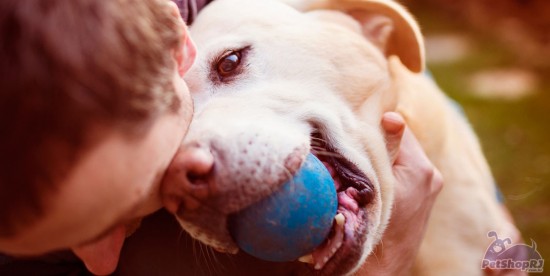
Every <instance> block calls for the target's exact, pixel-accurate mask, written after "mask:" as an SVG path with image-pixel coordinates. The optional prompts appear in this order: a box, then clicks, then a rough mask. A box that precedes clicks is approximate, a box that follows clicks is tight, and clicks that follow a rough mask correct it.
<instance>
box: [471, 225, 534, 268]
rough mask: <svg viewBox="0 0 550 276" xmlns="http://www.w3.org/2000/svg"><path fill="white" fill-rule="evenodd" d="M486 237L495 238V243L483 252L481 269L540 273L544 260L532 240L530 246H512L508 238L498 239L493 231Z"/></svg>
mask: <svg viewBox="0 0 550 276" xmlns="http://www.w3.org/2000/svg"><path fill="white" fill-rule="evenodd" d="M487 237H489V238H495V241H493V242H492V243H491V244H490V245H489V247H488V248H487V251H485V257H484V258H483V261H482V262H481V268H483V269H485V268H490V269H508V270H510V269H518V270H522V271H527V272H542V270H543V266H544V259H543V258H542V256H541V255H540V253H539V252H538V251H537V243H536V242H535V241H533V240H532V239H531V246H529V245H526V244H514V245H512V240H511V239H510V238H505V239H499V238H498V235H497V233H496V232H495V231H490V232H489V233H487ZM507 245H508V247H507Z"/></svg>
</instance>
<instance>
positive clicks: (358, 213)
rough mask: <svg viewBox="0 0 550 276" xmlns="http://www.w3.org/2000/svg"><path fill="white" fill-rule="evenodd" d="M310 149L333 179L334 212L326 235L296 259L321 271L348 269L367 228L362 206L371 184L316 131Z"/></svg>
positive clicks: (370, 193)
mask: <svg viewBox="0 0 550 276" xmlns="http://www.w3.org/2000/svg"><path fill="white" fill-rule="evenodd" d="M311 152H312V153H313V154H314V155H315V156H316V157H317V158H318V159H319V160H321V161H322V162H323V164H324V165H325V166H326V168H327V169H328V171H329V172H330V174H331V176H332V178H333V180H334V185H335V188H336V191H337V193H338V211H337V213H338V214H337V215H336V218H335V221H334V223H333V226H332V230H331V232H330V234H329V236H328V238H327V239H326V240H325V241H324V242H323V244H321V245H320V246H319V247H318V248H317V249H315V250H314V251H313V252H312V253H311V254H308V255H306V256H303V257H301V258H300V260H299V261H301V262H306V263H309V264H311V265H312V267H313V268H314V269H315V270H317V271H320V272H322V273H323V274H333V272H336V271H348V270H350V269H352V268H353V267H354V266H355V265H356V263H357V262H358V261H359V259H360V257H361V255H362V251H363V244H364V242H365V240H366V234H367V228H368V227H367V226H368V223H367V211H366V210H367V208H366V207H367V206H368V205H369V204H370V203H371V202H372V201H373V199H374V186H373V185H372V183H371V181H370V180H369V179H368V178H367V176H366V175H365V174H364V173H363V172H362V171H361V170H359V168H358V167H357V166H356V165H355V164H354V163H353V162H351V161H350V160H348V159H347V158H345V157H344V156H342V155H341V154H340V153H338V151H337V150H336V149H335V147H334V146H332V144H331V143H330V142H329V141H327V139H326V138H325V137H323V135H322V133H320V132H319V131H314V132H313V133H312V134H311Z"/></svg>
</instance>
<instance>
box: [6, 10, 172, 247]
mask: <svg viewBox="0 0 550 276" xmlns="http://www.w3.org/2000/svg"><path fill="white" fill-rule="evenodd" d="M178 24H179V22H178V21H177V18H176V17H175V16H174V15H173V14H172V13H171V11H170V9H169V7H168V5H167V3H166V0H77V1H75V0H41V1H36V0H2V1H0V86H1V87H0V222H1V226H0V236H4V237H8V236H12V235H15V233H16V231H17V230H19V229H20V228H21V227H23V226H27V225H29V224H30V223H32V222H33V221H35V220H36V219H37V218H39V217H40V215H41V214H42V213H43V212H44V208H46V204H44V202H45V198H46V196H47V195H51V194H52V193H53V192H55V191H56V188H58V183H59V182H60V181H62V179H63V177H64V176H66V174H67V173H68V172H69V171H70V169H71V167H72V166H73V165H74V164H75V163H76V162H77V161H78V158H80V156H81V155H82V154H83V152H84V151H85V150H86V149H89V148H90V146H91V145H93V143H96V142H97V139H98V137H92V136H91V135H92V132H91V131H90V129H91V128H92V127H93V126H95V125H100V126H107V127H108V128H116V129H120V130H121V131H123V132H124V133H127V134H129V136H136V135H140V134H142V133H144V131H146V130H147V129H148V127H149V125H150V124H151V122H152V121H154V119H155V118H156V116H157V115H158V114H162V113H163V112H166V111H170V110H174V109H177V108H179V104H180V103H179V99H178V98H177V96H176V94H175V92H174V86H173V74H174V73H173V72H174V68H175V64H174V61H173V59H172V50H173V49H174V48H175V47H176V46H178V45H179V43H180V36H181V29H180V28H179V26H178ZM94 139H95V141H94Z"/></svg>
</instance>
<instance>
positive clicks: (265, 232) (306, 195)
mask: <svg viewBox="0 0 550 276" xmlns="http://www.w3.org/2000/svg"><path fill="white" fill-rule="evenodd" d="M337 208H338V199H337V194H336V190H335V187H334V181H333V180H332V177H331V176H330V173H329V172H328V170H327V169H326V167H325V166H324V165H323V163H321V161H319V159H317V157H315V156H314V155H313V154H309V155H308V156H307V158H306V160H305V162H304V164H303V165H302V167H301V168H300V170H298V172H297V173H296V174H295V175H294V177H293V178H292V179H291V180H289V181H287V182H286V183H285V184H283V186H282V187H281V188H280V189H279V190H277V191H276V192H275V193H273V194H272V195H271V196H269V197H266V198H264V199H263V200H261V201H259V202H257V203H255V204H253V205H251V206H249V207H248V208H246V209H244V210H242V211H240V212H239V213H237V214H235V215H233V216H231V218H230V223H229V231H230V233H231V235H232V236H233V239H234V240H235V242H236V243H237V245H238V246H239V247H240V248H241V249H242V250H244V251H245V252H247V253H248V254H250V255H252V256H255V257H257V258H259V259H263V260H267V261H274V262H286V261H293V260H296V259H298V258H299V257H301V256H303V255H306V254H309V253H311V252H312V251H313V250H314V249H315V248H316V247H317V246H319V245H320V244H321V243H322V242H323V241H324V240H325V239H326V238H327V236H328V234H329V232H330V229H331V227H332V223H333V220H334V216H335V215H336V210H337Z"/></svg>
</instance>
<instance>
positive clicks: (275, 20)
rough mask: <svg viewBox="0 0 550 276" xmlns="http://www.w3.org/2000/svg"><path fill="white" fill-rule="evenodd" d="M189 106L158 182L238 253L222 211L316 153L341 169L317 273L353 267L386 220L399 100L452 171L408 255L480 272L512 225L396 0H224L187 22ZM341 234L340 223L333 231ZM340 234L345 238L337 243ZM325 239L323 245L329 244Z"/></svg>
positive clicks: (183, 213) (204, 237) (216, 241)
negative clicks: (335, 220) (393, 119)
mask: <svg viewBox="0 0 550 276" xmlns="http://www.w3.org/2000/svg"><path fill="white" fill-rule="evenodd" d="M190 31H191V36H192V37H193V38H194V40H195V43H196V44H197V48H198V54H197V59H196V62H195V64H194V65H193V66H192V68H191V69H190V71H189V73H188V74H187V75H186V77H185V80H186V82H187V84H188V86H189V89H190V91H191V94H192V96H193V99H194V102H195V115H194V119H193V122H192V124H191V126H190V129H189V132H188V135H187V136H186V138H185V141H184V144H183V146H182V149H181V152H180V153H178V156H180V157H178V156H177V157H176V158H175V159H174V162H175V163H176V164H181V166H180V167H184V168H186V169H178V166H177V165H176V166H171V168H170V169H169V170H172V173H171V174H169V175H171V176H173V177H172V179H167V180H166V183H168V184H166V185H164V187H165V188H163V192H164V194H165V196H166V198H167V200H165V203H166V207H167V209H168V210H170V211H171V212H173V213H175V215H176V217H177V219H178V221H179V223H180V225H181V226H182V227H183V229H185V230H186V231H187V232H189V233H190V235H191V236H192V237H194V238H196V239H198V240H200V241H202V242H203V243H205V244H207V245H209V246H211V247H213V248H215V249H216V250H218V251H220V252H227V253H236V252H237V251H238V247H237V245H236V244H235V242H234V241H233V240H232V238H231V235H230V234H229V231H228V227H227V225H228V219H229V217H230V216H231V214H234V213H235V212H238V211H239V210H242V209H244V208H246V207H247V206H250V205H251V204H253V203H255V202H257V201H258V200H260V199H262V198H264V197H266V196H268V195H270V194H271V193H272V192H273V191H275V190H276V189H277V188H278V187H280V186H281V185H282V184H283V183H284V182H285V181H286V180H288V178H289V175H292V173H294V172H296V171H297V170H298V169H299V167H300V165H301V164H302V162H303V161H304V158H305V157H306V155H307V154H308V153H309V152H313V153H315V154H316V155H317V156H318V157H319V159H321V160H322V161H323V162H324V163H325V165H326V166H327V167H329V169H331V170H333V171H336V175H335V176H334V178H335V182H337V183H338V187H337V191H338V194H339V205H338V212H339V213H342V214H343V215H344V217H345V223H344V226H343V227H338V226H334V229H333V233H343V235H342V236H343V238H341V239H340V240H339V241H337V239H336V238H334V239H332V240H330V242H328V244H326V245H324V247H326V248H329V249H332V248H334V250H333V251H332V252H334V253H329V252H331V251H330V250H324V251H323V250H322V249H323V248H321V249H317V251H318V252H313V254H314V255H315V254H317V256H320V257H316V258H315V260H314V264H313V266H312V267H313V268H312V272H313V273H317V274H323V275H347V274H353V273H354V272H356V271H357V270H358V269H359V268H361V266H362V265H363V263H364V261H365V259H366V258H367V257H368V256H369V254H370V253H371V252H372V250H373V248H374V247H375V246H376V245H377V244H378V243H379V242H380V240H381V237H382V235H383V233H384V230H385V228H386V226H387V225H388V222H389V219H390V216H391V211H392V204H393V197H394V194H393V191H394V186H395V185H396V181H395V179H394V177H393V174H392V170H391V162H390V157H389V156H388V152H387V151H386V147H385V140H384V136H383V133H382V131H381V128H380V120H381V117H382V114H383V113H384V112H386V111H398V112H399V113H401V114H402V115H403V117H404V118H405V120H406V122H407V125H408V127H409V128H410V129H411V130H412V131H413V133H414V134H415V135H416V137H417V138H418V140H419V141H420V143H421V145H422V147H423V149H424V150H425V152H426V154H427V155H428V157H429V158H430V160H431V161H432V162H433V164H434V165H435V166H436V167H437V168H438V169H439V171H440V172H441V174H442V175H443V177H444V179H445V185H444V188H443V190H442V192H441V194H440V195H439V197H438V199H437V201H436V203H435V205H434V208H433V212H432V214H431V217H430V221H429V224H428V229H427V231H426V234H425V238H424V240H423V241H422V245H421V247H420V249H419V253H418V257H417V259H416V261H415V265H414V268H413V270H414V273H415V274H419V275H480V274H482V273H483V271H482V270H481V269H480V262H481V260H482V258H483V255H484V252H485V250H486V249H487V246H488V245H489V242H490V241H489V240H488V239H487V238H486V235H487V233H488V232H490V231H496V232H498V233H499V234H500V235H501V236H512V235H513V233H516V232H517V229H516V228H515V226H514V225H513V224H512V223H511V221H510V220H509V219H508V218H507V214H506V213H505V212H504V211H503V208H502V205H501V203H499V201H498V200H497V197H496V194H497V190H496V188H495V185H494V180H493V177H492V175H491V172H490V169H489V166H488V164H487V162H486V160H485V158H484V156H483V154H482V150H481V147H480V145H479V142H478V140H477V138H476V136H475V134H474V133H473V131H472V129H471V128H470V126H469V125H468V123H467V121H466V120H465V118H464V117H463V116H462V115H461V114H459V112H458V111H457V110H456V109H455V108H453V107H452V106H451V104H450V103H449V99H448V98H447V97H446V96H445V95H444V94H443V93H442V92H441V91H440V89H439V88H438V87H437V85H435V84H434V82H433V81H432V80H431V79H430V78H429V77H427V76H426V74H424V73H423V71H424V48H423V39H422V35H421V33H420V30H419V27H418V25H417V23H416V22H415V20H414V19H413V17H412V16H411V14H409V13H408V12H407V11H406V10H405V8H403V7H402V6H401V5H399V4H397V3H395V2H393V1H390V0H333V1H331V0H325V1H323V0H318V1H286V2H285V1H276V0H264V1H258V0H217V1H214V2H213V3H212V4H210V5H209V6H207V7H206V8H205V9H204V10H203V11H202V13H201V14H200V15H199V16H198V18H197V19H196V21H195V22H194V25H193V26H192V27H191V29H190ZM336 236H337V235H336ZM339 242H340V244H341V245H340V244H339ZM321 251H323V252H324V253H322V252H321Z"/></svg>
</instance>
